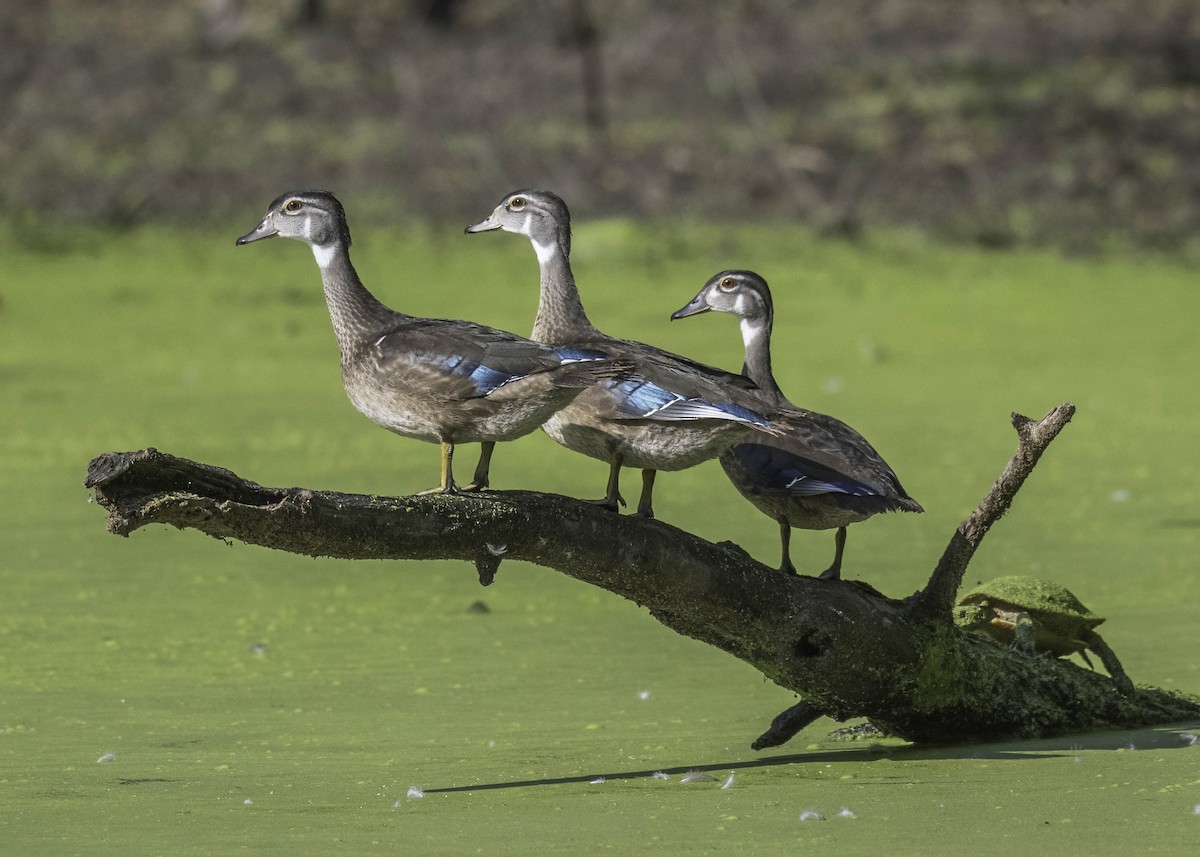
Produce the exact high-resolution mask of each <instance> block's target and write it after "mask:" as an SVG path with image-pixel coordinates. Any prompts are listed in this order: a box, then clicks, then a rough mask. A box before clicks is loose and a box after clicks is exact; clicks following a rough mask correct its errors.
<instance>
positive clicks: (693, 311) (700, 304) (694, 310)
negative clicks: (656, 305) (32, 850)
mask: <svg viewBox="0 0 1200 857" xmlns="http://www.w3.org/2000/svg"><path fill="white" fill-rule="evenodd" d="M711 310H712V307H710V306H709V305H708V304H706V303H705V302H704V292H701V293H700V294H698V295H696V296H695V297H694V298H692V299H691V301H689V302H688V304H687V306H684V307H681V308H680V309H677V310H675V312H673V313H671V321H678V320H679V319H681V318H687V317H688V316H689V315H700V314H702V313H706V312H709V311H711Z"/></svg>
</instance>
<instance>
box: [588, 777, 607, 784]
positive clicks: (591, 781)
mask: <svg viewBox="0 0 1200 857" xmlns="http://www.w3.org/2000/svg"><path fill="white" fill-rule="evenodd" d="M603 782H606V780H605V779H604V777H596V779H594V780H588V785H592V786H598V785H600V784H601V783H603Z"/></svg>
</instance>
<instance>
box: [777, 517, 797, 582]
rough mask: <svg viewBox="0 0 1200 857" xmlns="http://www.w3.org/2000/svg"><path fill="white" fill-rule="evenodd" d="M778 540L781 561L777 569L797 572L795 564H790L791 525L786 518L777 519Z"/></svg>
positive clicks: (791, 572)
mask: <svg viewBox="0 0 1200 857" xmlns="http://www.w3.org/2000/svg"><path fill="white" fill-rule="evenodd" d="M779 541H780V542H781V543H782V545H783V562H781V563H780V565H779V570H780V571H782V572H783V573H784V574H799V572H798V571H796V566H794V565H792V525H791V524H789V523H788V519H787V518H780V519H779Z"/></svg>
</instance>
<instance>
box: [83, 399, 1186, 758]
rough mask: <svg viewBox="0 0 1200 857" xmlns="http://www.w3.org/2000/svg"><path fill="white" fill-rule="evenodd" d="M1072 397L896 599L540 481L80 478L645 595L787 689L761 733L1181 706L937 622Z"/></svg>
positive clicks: (129, 528) (349, 544) (1026, 437)
mask: <svg viewBox="0 0 1200 857" xmlns="http://www.w3.org/2000/svg"><path fill="white" fill-rule="evenodd" d="M1073 411H1074V408H1073V407H1072V406H1070V405H1063V406H1060V407H1059V408H1056V409H1055V410H1054V411H1051V412H1050V414H1048V415H1047V416H1046V417H1045V418H1044V419H1043V420H1040V421H1037V422H1034V421H1032V420H1027V419H1026V418H1024V417H1016V416H1014V425H1016V426H1017V429H1018V435H1019V446H1018V450H1017V453H1016V454H1015V455H1014V457H1013V459H1012V461H1010V462H1009V465H1008V467H1006V468H1005V471H1004V473H1003V474H1002V476H1001V478H1000V480H999V481H998V482H997V483H996V485H995V486H994V487H993V489H992V491H991V492H990V493H989V494H988V496H987V497H986V498H985V499H984V501H983V503H981V504H980V507H979V508H978V509H976V510H975V512H974V513H973V514H972V515H971V516H970V517H969V518H968V519H967V520H966V521H965V522H964V523H963V524H962V525H961V526H960V527H959V528H958V531H957V532H956V533H955V535H954V538H953V539H952V540H951V543H950V546H949V547H948V548H947V549H946V553H945V555H944V556H943V557H942V560H941V562H939V564H938V567H937V569H936V570H935V571H934V573H933V576H932V578H931V579H930V581H929V584H928V585H927V586H926V587H925V588H924V589H923V590H922V591H921V592H920V593H918V594H917V595H916V596H914V597H913V598H911V599H909V600H908V601H907V602H905V601H898V600H895V599H891V598H887V597H885V596H884V595H882V594H880V593H878V592H876V591H875V590H874V589H872V588H871V587H869V586H867V585H866V584H863V583H859V582H856V581H841V580H832V581H831V580H819V579H817V578H812V577H792V576H788V575H783V574H780V573H779V572H777V571H775V570H773V569H770V568H767V567H766V566H764V565H762V564H760V563H758V562H756V561H755V560H754V559H752V558H751V557H750V556H749V555H748V554H746V552H745V551H743V550H742V549H741V548H739V547H737V546H736V545H733V544H731V543H729V542H723V543H720V544H713V543H711V542H707V541H705V540H703V539H701V538H698V537H697V536H694V535H692V534H690V533H687V532H684V531H683V530H680V529H678V528H676V527H673V526H671V525H669V524H666V523H663V522H662V521H657V520H649V519H645V518H638V517H633V516H619V515H614V514H612V513H610V512H608V511H605V510H603V509H600V508H597V507H596V506H594V505H592V504H589V503H585V502H582V501H579V500H573V499H571V498H568V497H561V496H557V495H551V494H540V493H534V492H525V491H504V492H485V493H479V494H470V495H458V496H445V495H417V496H409V497H369V496H363V495H356V494H342V493H337V492H331V491H312V490H309V489H306V488H288V489H281V488H265V487H263V486H261V485H257V484H255V483H253V482H249V481H247V480H245V479H242V478H241V477H239V476H237V475H235V474H233V473H231V472H230V471H228V470H224V469H222V468H219V467H213V466H211V465H206V464H199V463H197V462H193V461H188V460H186V459H181V458H176V457H174V456H171V455H167V454H164V453H160V452H158V451H156V450H153V449H146V450H142V451H140V452H129V453H106V454H104V455H101V456H99V457H98V458H96V459H94V460H93V461H92V462H91V465H90V466H89V468H88V476H87V481H86V482H85V485H86V486H87V487H89V488H92V489H94V491H95V494H96V499H97V500H98V501H99V503H100V504H101V505H102V506H103V507H104V508H105V509H107V510H108V529H109V531H110V532H112V533H116V534H118V535H126V536H127V535H129V534H130V533H132V532H133V531H134V530H137V529H138V528H140V527H143V526H146V525H148V524H170V525H172V526H175V527H178V528H180V529H184V528H191V529H196V530H200V531H201V532H204V533H207V534H209V535H212V536H215V537H218V538H223V539H237V540H239V541H244V542H248V543H251V544H257V545H262V546H264V547H269V548H275V549H279V550H286V551H291V552H293V553H299V554H307V555H309V556H331V557H342V558H348V559H459V560H467V561H471V562H475V563H476V565H477V568H478V569H479V574H480V579H481V581H482V582H485V583H488V582H490V580H491V576H492V575H494V574H495V573H496V568H497V566H498V564H499V562H500V560H501V559H517V560H525V561H528V562H532V563H536V564H538V565H542V566H546V567H548V568H552V569H555V570H557V571H560V572H562V573H564V574H567V575H570V576H571V577H574V578H577V579H579V580H583V581H586V582H588V583H591V584H593V585H596V586H599V587H601V588H603V589H607V590H609V591H610V592H614V593H616V594H618V595H621V596H623V597H625V598H628V599H630V600H632V601H635V602H637V603H638V604H640V605H643V606H645V607H646V608H647V609H649V611H650V613H651V614H652V615H653V616H654V617H655V618H656V619H658V621H660V622H662V623H663V624H664V625H666V626H667V627H669V628H671V629H673V630H675V631H677V632H678V633H680V634H684V635H686V636H689V637H693V638H695V639H698V640H702V641H704V642H706V643H709V644H711V645H713V646H716V647H717V648H719V649H721V650H723V651H726V652H728V653H730V654H732V655H734V656H735V657H738V658H740V659H742V660H744V661H746V662H747V663H750V664H751V665H753V666H754V667H755V668H757V669H758V670H759V671H761V672H762V673H763V674H764V675H765V676H767V677H768V678H770V679H771V680H772V681H774V682H776V683H777V684H779V685H780V686H782V687H784V688H788V689H790V690H793V691H795V692H797V693H799V694H801V696H802V697H803V699H804V702H803V703H802V704H801V705H800V706H795V707H794V708H793V709H789V711H793V716H792V717H791V719H790V720H789V719H788V718H786V717H784V715H781V718H784V719H783V722H782V723H781V728H780V729H779V730H777V731H776V732H775V733H774V738H775V739H778V740H775V743H782V741H785V740H787V738H790V737H791V735H792V734H794V733H795V731H796V729H798V728H802V726H803V725H807V722H811V720H812V719H815V716H816V715H815V714H814V712H815V713H816V714H820V713H824V714H828V715H829V716H832V717H834V718H836V719H838V720H845V719H848V718H851V717H858V716H865V717H869V718H870V719H871V720H872V721H873V722H875V723H876V724H878V725H879V726H881V727H882V728H884V729H886V730H887V731H889V732H891V733H893V734H896V735H899V736H901V737H904V738H907V739H910V740H915V741H938V742H945V741H957V740H995V739H1001V738H1016V737H1021V738H1030V737H1041V736H1047V735H1053V734H1058V733H1063V732H1074V731H1087V730H1092V729H1104V728H1129V727H1134V726H1142V725H1148V724H1157V723H1170V722H1177V721H1181V720H1186V719H1188V718H1196V717H1197V716H1200V701H1197V700H1196V699H1193V698H1188V697H1185V696H1182V695H1178V694H1172V693H1168V692H1166V691H1163V690H1160V689H1156V688H1139V689H1137V690H1136V691H1135V692H1134V693H1132V694H1130V695H1129V696H1123V695H1122V694H1120V693H1118V692H1117V691H1116V689H1115V688H1114V687H1113V685H1112V683H1111V682H1110V681H1109V679H1108V677H1106V676H1104V675H1103V674H1100V673H1095V672H1091V671H1089V670H1086V669H1083V668H1082V667H1079V666H1076V665H1075V664H1073V663H1070V662H1068V661H1065V660H1060V659H1056V658H1050V657H1031V656H1028V655H1023V654H1020V653H1018V652H1016V651H1013V650H1011V649H1008V648H1005V647H1003V646H1001V645H999V644H997V643H995V642H994V641H992V640H990V639H987V638H984V637H981V636H978V635H973V634H967V633H964V632H962V631H960V630H959V629H958V628H956V627H955V626H954V625H953V623H952V620H951V614H950V609H951V607H952V605H953V601H954V595H955V592H956V590H957V588H958V584H959V583H960V582H961V580H962V575H963V572H964V571H965V569H966V565H967V563H968V562H969V561H970V558H971V555H972V554H973V553H974V551H975V549H976V548H978V546H979V542H980V541H981V540H982V538H983V535H984V534H985V533H986V532H987V530H988V529H989V528H990V527H991V525H992V524H993V523H995V521H996V520H998V519H999V517H1000V516H1001V515H1003V514H1004V512H1005V511H1006V510H1007V509H1008V507H1009V505H1010V504H1011V502H1012V498H1013V496H1014V495H1015V494H1016V492H1017V490H1019V488H1020V486H1021V483H1022V482H1023V481H1024V479H1025V478H1026V477H1027V476H1028V475H1029V473H1030V471H1031V470H1032V469H1033V467H1034V465H1035V464H1036V463H1037V459H1038V457H1039V456H1040V455H1041V454H1042V452H1043V451H1044V450H1045V448H1046V446H1047V445H1048V444H1049V443H1050V441H1051V440H1052V439H1053V438H1054V436H1055V435H1057V433H1058V432H1059V431H1060V430H1061V429H1062V427H1063V426H1064V425H1065V424H1066V422H1067V421H1068V420H1069V419H1070V416H1071V414H1072V413H1073ZM796 710H799V714H800V715H801V716H800V717H797V716H796V714H795V712H796ZM784 714H785V715H786V714H787V712H785V713H784ZM810 715H811V716H810ZM805 717H807V718H808V720H807V721H805V722H804V723H801V726H795V724H796V723H798V722H800V721H801V720H803V718H805ZM777 720H778V719H777ZM793 727H795V728H793ZM772 728H773V729H774V725H773V727H772ZM788 729H792V731H791V732H790V733H788V734H786V735H785V733H786V732H787V730H788ZM771 734H772V732H771V730H768V733H767V734H766V735H764V736H763V738H767V736H769V735H771ZM761 740H762V739H760V741H761ZM756 743H757V742H756ZM761 746H774V744H771V743H763V744H761Z"/></svg>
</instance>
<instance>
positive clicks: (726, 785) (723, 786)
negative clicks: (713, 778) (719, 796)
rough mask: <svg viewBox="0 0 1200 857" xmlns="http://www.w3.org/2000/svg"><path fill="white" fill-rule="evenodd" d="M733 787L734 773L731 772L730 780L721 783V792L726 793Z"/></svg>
mask: <svg viewBox="0 0 1200 857" xmlns="http://www.w3.org/2000/svg"><path fill="white" fill-rule="evenodd" d="M731 786H733V772H732V771H730V772H729V779H727V780H726V781H725V782H723V783H721V791H725V790H726V789H727V788H730V787H731Z"/></svg>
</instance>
